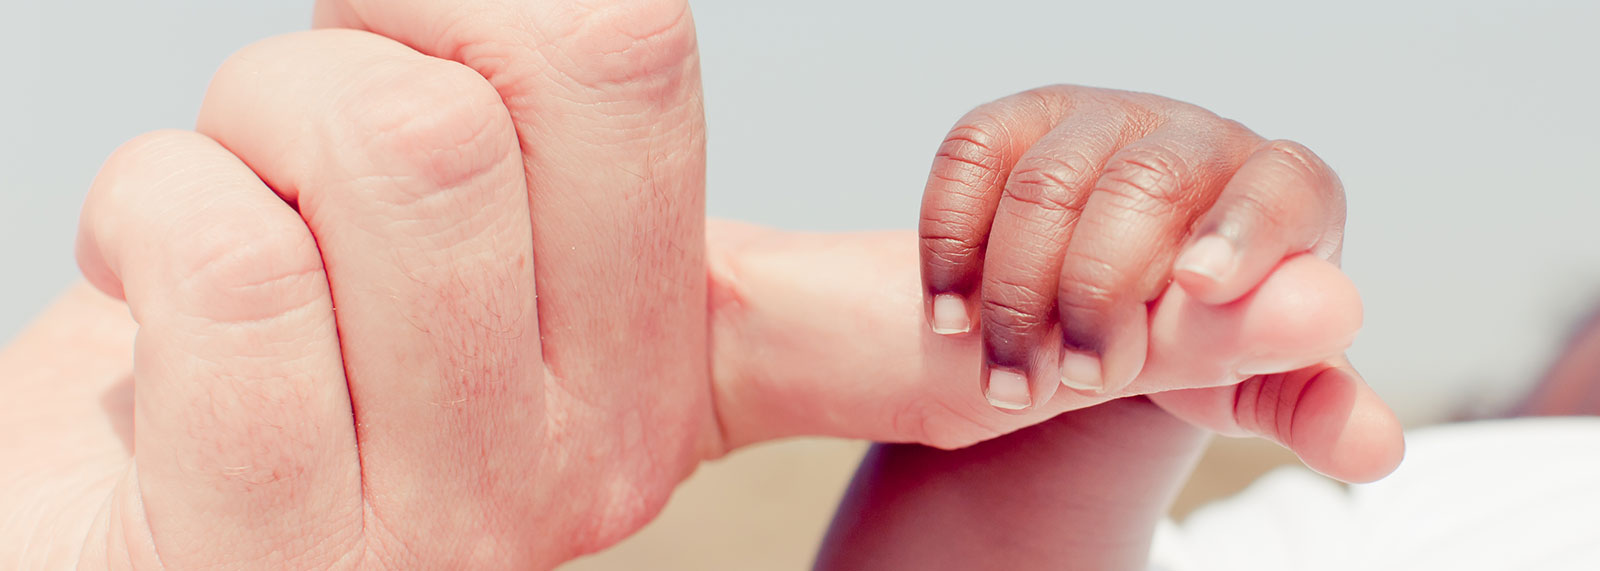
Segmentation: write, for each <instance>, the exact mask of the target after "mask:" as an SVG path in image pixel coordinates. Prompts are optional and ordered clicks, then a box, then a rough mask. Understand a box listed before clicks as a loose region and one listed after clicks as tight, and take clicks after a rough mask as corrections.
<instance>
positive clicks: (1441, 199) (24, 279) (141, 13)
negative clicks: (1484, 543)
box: [0, 0, 1600, 422]
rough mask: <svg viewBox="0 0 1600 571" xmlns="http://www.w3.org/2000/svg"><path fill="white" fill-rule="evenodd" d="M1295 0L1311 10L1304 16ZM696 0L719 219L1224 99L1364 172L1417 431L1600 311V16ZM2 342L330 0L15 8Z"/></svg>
mask: <svg viewBox="0 0 1600 571" xmlns="http://www.w3.org/2000/svg"><path fill="white" fill-rule="evenodd" d="M1290 4H1295V5H1293V6H1291V5H1290ZM1299 4H1300V3H1284V2H1183V1H1177V0H1169V1H1161V2H1147V3H1133V2H1127V3H1123V2H1110V1H1103V2H1093V3H1090V2H1047V1H1042V0H1041V1H1033V2H982V3H979V2H950V1H919V2H870V1H863V0H856V1H838V0H824V1H811V2H790V3H780V2H759V1H739V0H718V1H702V2H698V3H696V4H694V6H695V16H696V20H697V22H698V26H699V29H700V34H701V49H702V53H703V58H704V73H705V83H706V92H707V115H708V120H709V122H710V131H711V139H710V156H711V158H710V162H711V164H710V169H711V170H710V175H709V176H710V209H711V213H712V214H713V215H716V216H726V217H734V218H741V219H746V220H751V221H756V222H761V223H767V224H772V225H777V226H783V227H788V228H802V229H817V230H845V229H861V228H910V227H912V225H913V223H914V221H915V214H916V211H917V201H918V196H919V194H920V192H921V184H922V182H923V180H924V177H925V176H926V169H927V166H928V164H929V160H930V158H931V155H932V153H933V150H934V148H935V147H936V146H937V143H938V141H939V138H940V136H941V135H942V134H943V132H944V130H945V129H946V128H948V127H949V125H950V123H951V122H952V121H954V120H955V119H956V118H957V117H958V116H959V115H960V114H961V113H963V112H964V111H966V110H967V109H969V108H970V107H972V106H974V105H976V104H979V103H982V102H984V101H986V100H989V99H993V98H996V97H999V96H1002V95H1005V94H1007V93H1011V92H1015V91H1019V90H1022V89H1026V88H1029V87H1033V86H1037V85H1043V84H1048V83H1058V82H1070V83H1082V84H1089V85H1101V86H1109V87H1118V88H1125V89H1134V90H1143V91H1151V92H1155V93H1159V94H1162V95H1166V96H1169V97H1173V98H1177V99H1183V100H1187V101H1190V102H1193V103H1197V104H1200V105H1202V106H1205V107H1209V108H1211V109H1213V110H1215V111H1217V112H1219V113H1221V114H1223V115H1225V116H1228V117H1232V118H1235V119H1238V120H1240V121H1242V122H1244V123H1245V124H1246V125H1249V126H1251V127H1252V128H1254V129H1256V130H1257V131H1258V132H1260V133H1262V134H1264V135H1266V136H1269V137H1282V138H1292V139H1296V140H1299V141H1301V142H1304V143H1306V144H1307V145H1309V146H1310V147H1311V148H1313V149H1315V150H1317V151H1318V152H1319V153H1321V154H1322V155H1323V156H1324V157H1325V158H1326V159H1327V160H1328V162H1329V163H1331V164H1332V165H1333V166H1334V167H1335V168H1336V169H1337V170H1338V171H1339V172H1340V173H1341V174H1342V176H1343V178H1344V181H1345V184H1346V186H1347V189H1348V191H1349V195H1350V207H1351V219H1350V227H1349V229H1350V232H1349V239H1348V242H1347V244H1348V245H1347V248H1346V255H1345V260H1346V267H1347V269H1348V271H1349V273H1350V274H1351V276H1352V277H1353V278H1354V279H1355V281H1356V283H1357V284H1358V285H1360V286H1361V288H1362V292H1363V294H1364V296H1365V300H1366V303H1367V306H1366V307H1367V321H1366V323H1367V326H1366V329H1365V331H1364V332H1363V334H1362V337H1361V339H1360V340H1359V342H1358V344H1357V346H1356V348H1355V350H1354V351H1353V355H1352V356H1353V358H1354V359H1356V363H1357V364H1358V366H1359V367H1361V368H1362V370H1363V371H1364V372H1365V373H1366V374H1367V375H1368V377H1369V378H1370V379H1371V380H1372V381H1373V382H1374V383H1375V384H1376V385H1377V386H1378V388H1379V390H1380V392H1381V393H1383V394H1384V396H1385V397H1387V398H1388V399H1390V400H1391V401H1392V402H1393V403H1395V404H1396V405H1397V406H1398V407H1399V408H1400V409H1401V411H1402V414H1403V416H1405V417H1406V418H1407V420H1408V421H1411V422H1424V421H1429V420H1434V419H1438V418H1441V417H1443V416H1444V415H1447V414H1449V413H1451V412H1452V411H1454V410H1457V409H1459V408H1460V407H1465V406H1481V405H1482V403H1484V402H1488V401H1490V400H1492V399H1493V398H1495V397H1496V396H1497V395H1506V394H1511V393H1514V392H1515V391H1518V390H1521V389H1520V386H1521V383H1522V382H1523V381H1524V380H1526V379H1528V378H1530V377H1532V376H1533V375H1535V374H1536V373H1537V372H1538V370H1539V368H1540V367H1541V366H1542V364H1543V362H1544V360H1545V359H1546V358H1547V357H1548V355H1549V353H1550V351H1551V350H1552V349H1553V348H1554V347H1555V345H1556V344H1557V343H1558V341H1559V340H1560V339H1561V337H1562V335H1563V334H1564V333H1565V330H1566V328H1567V327H1568V326H1569V325H1570V324H1571V323H1572V322H1573V321H1574V320H1575V319H1576V318H1577V316H1578V314H1579V313H1580V312H1581V311H1583V310H1584V309H1585V308H1586V307H1587V306H1588V303H1589V302H1590V301H1592V298H1593V297H1595V294H1600V243H1597V241H1596V240H1595V236H1596V234H1595V232H1594V230H1593V229H1592V228H1593V226H1592V223H1593V217H1594V216H1595V214H1596V213H1597V212H1600V184H1597V183H1596V175H1595V172H1596V166H1597V165H1600V136H1597V134H1596V133H1597V132H1600V107H1597V105H1600V73H1597V72H1596V71H1595V70H1596V68H1597V67H1600V62H1597V60H1600V57H1597V56H1600V35H1596V34H1594V33H1593V30H1594V28H1595V26H1596V24H1597V23H1600V3H1593V2H1567V3H1554V2H1550V3H1528V2H1518V3H1511V2H1484V1H1471V2H1432V3H1398V2H1366V1H1364V2H1348V1H1347V2H1325V3H1322V4H1321V5H1320V6H1316V7H1307V6H1302V5H1299ZM0 12H3V13H4V15H3V17H0V54H3V55H0V58H4V59H3V61H4V62H5V64H6V65H5V67H4V69H3V71H0V145H3V146H0V262H3V263H0V338H9V337H10V336H12V335H14V334H15V333H16V332H17V331H19V330H20V329H21V328H22V326H23V325H24V324H25V323H26V321H27V319H28V318H29V316H31V315H32V314H34V313H35V312H37V311H38V310H40V309H41V308H43V307H44V306H45V305H46V304H47V303H48V301H49V300H50V298H51V297H52V296H53V295H54V294H55V293H56V292H58V291H60V290H61V288H63V287H64V286H65V285H66V284H68V283H70V282H71V281H72V280H74V279H76V274H77V272H76V269H75V267H74V265H73V262H72V237H73V232H74V225H75V220H76V216H77V209H78V206H79V203H80V201H81V200H82V197H83V193H84V191H85V189H86V188H87V187H88V184H89V181H90V180H91V178H92V177H93V175H94V173H95V170H96V169H97V167H98V165H99V163H100V161H101V160H102V159H103V158H104V157H105V156H106V155H107V154H108V153H109V152H110V151H111V150H112V149H113V148H115V147H116V146H117V145H118V144H119V143H120V142H122V141H124V140H126V139H128V138H130V137H132V136H134V135H136V134H138V133H140V132H143V131H146V130H150V129H156V128H165V127H179V128H182V127H187V126H189V125H190V124H191V122H192V120H193V116H194V113H195V110H196V109H197V107H198V104H199V101H200V98H201V96H202V93H203V91H204V89H205V85H206V82H207V80H208V78H209V77H210V75H211V72H212V71H213V70H214V69H215V68H216V66H217V65H218V64H219V63H221V61H222V60H223V59H224V58H225V57H227V55H228V54H229V53H230V52H232V51H233V50H235V49H237V48H239V47H242V46H244V45H245V44H247V43H250V42H251V41H254V40H256V39H259V38H263V37H266V36H268V35H272V34H278V33H283V32H289V31H293V30H298V29H302V28H304V27H306V22H307V21H308V19H309V13H310V2H309V1H305V0H300V1H291V2H282V1H276V0H274V1H267V0H258V1H251V2H226V3H224V2H215V1H209V0H146V1H142V2H119V1H113V0H81V1H76V2H44V1H42V0H25V1H24V2H22V3H21V4H20V5H19V4H18V3H16V2H8V3H7V4H6V5H5V7H4V8H0Z"/></svg>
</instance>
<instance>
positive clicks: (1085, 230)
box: [1056, 111, 1259, 393]
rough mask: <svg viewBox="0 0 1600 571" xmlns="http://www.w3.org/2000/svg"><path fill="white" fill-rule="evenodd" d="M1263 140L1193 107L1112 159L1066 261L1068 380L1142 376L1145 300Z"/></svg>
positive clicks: (1097, 386) (1063, 301) (1123, 382)
mask: <svg viewBox="0 0 1600 571" xmlns="http://www.w3.org/2000/svg"><path fill="white" fill-rule="evenodd" d="M1258 140H1259V138H1258V137H1256V136H1255V135H1254V134H1253V133H1250V132H1249V131H1248V130H1246V129H1244V128H1243V127H1242V126H1239V125H1238V124H1236V123H1232V122H1226V121H1222V120H1220V119H1217V118H1216V117H1215V116H1212V115H1210V114H1209V113H1205V112H1201V111H1190V112H1186V113H1179V114H1175V115H1174V116H1173V117H1171V118H1169V119H1168V121H1167V123H1166V124H1164V125H1163V126H1162V127H1161V128H1159V129H1157V130H1156V131H1155V132H1153V133H1151V134H1150V135H1149V136H1147V137H1145V138H1143V139H1140V140H1138V141H1135V142H1133V143H1131V144H1129V145H1128V146H1126V147H1124V148H1123V149H1122V150H1120V151H1118V152H1117V154H1116V155H1115V156H1113V157H1112V158H1111V159H1110V160H1109V161H1108V162H1107V163H1106V166H1105V169H1104V170H1103V171H1102V172H1101V174H1100V178H1099V180H1097V181H1096V182H1095V185H1094V190H1093V192H1092V193H1091V195H1090V196H1089V198H1088V200H1087V202H1085V204H1084V206H1083V214H1082V216H1081V221H1080V222H1079V223H1078V225H1077V228H1076V229H1075V231H1074V232H1073V236H1072V242H1071V243H1070V244H1068V245H1067V250H1066V253H1065V254H1064V256H1063V258H1062V261H1061V268H1060V272H1061V274H1060V283H1059V286H1058V291H1057V297H1056V303H1057V308H1058V314H1059V317H1058V319H1059V322H1060V324H1061V335H1062V349H1061V353H1060V368H1061V381H1062V383H1064V384H1066V385H1067V386H1068V387H1071V388H1073V389H1076V390H1081V391H1086V392H1091V393H1096V392H1106V393H1110V392H1116V391H1118V390H1120V389H1121V388H1122V387H1124V386H1127V384H1128V383H1130V382H1132V381H1133V379H1134V378H1135V377H1137V376H1138V375H1139V370H1140V369H1141V368H1142V367H1143V366H1144V361H1145V353H1146V351H1147V345H1146V339H1147V336H1148V333H1149V332H1148V330H1147V323H1148V319H1149V314H1148V311H1147V308H1146V307H1145V304H1147V303H1148V302H1150V301H1151V300H1154V299H1155V298H1156V296H1157V295H1159V294H1160V293H1161V292H1162V291H1163V290H1164V289H1165V287H1166V278H1167V275H1168V273H1169V268H1170V267H1171V262H1172V257H1173V255H1174V254H1175V253H1176V252H1175V250H1176V248H1177V245H1178V244H1180V243H1181V242H1182V239H1183V237H1184V236H1185V235H1186V234H1187V233H1188V232H1189V229H1190V228H1191V225H1192V223H1193V222H1194V220H1195V218H1196V217H1198V216H1199V215H1200V213H1201V212H1203V211H1204V210H1205V209H1206V208H1207V207H1209V206H1211V202H1212V201H1213V200H1214V199H1215V197H1216V196H1217V193H1218V191H1220V190H1221V188H1222V186H1223V184H1224V183H1225V182H1226V181H1227V179H1228V177H1229V175H1230V174H1232V172H1233V171H1234V169H1236V168H1237V167H1238V165H1239V163H1240V162H1242V161H1243V160H1244V159H1245V157H1246V156H1248V154H1249V153H1250V151H1251V150H1252V149H1254V148H1255V146H1256V143H1257V141H1258Z"/></svg>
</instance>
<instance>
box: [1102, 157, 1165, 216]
mask: <svg viewBox="0 0 1600 571" xmlns="http://www.w3.org/2000/svg"><path fill="white" fill-rule="evenodd" d="M1184 168H1185V166H1184V162H1183V160H1182V159H1181V158H1179V157H1178V156H1177V155H1175V154H1173V153H1172V152H1171V151H1167V150H1163V149H1138V150H1124V151H1123V152H1122V153H1121V154H1119V155H1118V156H1117V157H1116V158H1114V159H1112V161H1111V163H1110V164H1108V165H1106V170H1105V174H1104V175H1101V177H1100V181H1099V184H1098V188H1096V190H1097V191H1100V192H1106V193H1110V194H1112V195H1114V196H1117V197H1119V198H1122V199H1124V200H1127V201H1129V203H1130V204H1152V203H1153V204H1160V205H1170V204H1175V203H1177V202H1179V201H1181V200H1182V198H1183V191H1184V188H1183V175H1182V172H1183V169H1184Z"/></svg>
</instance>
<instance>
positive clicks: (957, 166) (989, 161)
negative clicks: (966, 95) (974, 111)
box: [929, 116, 1006, 198]
mask: <svg viewBox="0 0 1600 571" xmlns="http://www.w3.org/2000/svg"><path fill="white" fill-rule="evenodd" d="M1002 132H1003V130H1002V127H1001V126H1000V125H999V124H998V123H996V122H995V121H994V120H993V119H991V118H988V117H986V116H980V117H977V118H974V119H964V120H963V121H962V124H960V125H957V126H956V127H955V128H953V129H951V130H950V133H949V134H947V135H945V138H944V141H943V142H941V143H940V144H939V151H938V153H936V154H935V155H934V158H933V169H932V171H931V173H930V174H929V177H930V178H932V179H933V180H934V181H943V182H946V183H949V185H948V186H949V188H947V189H946V191H947V192H961V191H965V192H966V193H968V196H970V197H972V198H980V197H979V196H977V195H978V193H981V192H983V189H985V188H990V187H996V186H999V185H1000V182H1001V181H1002V177H1003V176H1004V173H1003V171H1004V170H1005V166H1006V165H1005V149H1004V145H1005V143H1004V136H1003V135H1002Z"/></svg>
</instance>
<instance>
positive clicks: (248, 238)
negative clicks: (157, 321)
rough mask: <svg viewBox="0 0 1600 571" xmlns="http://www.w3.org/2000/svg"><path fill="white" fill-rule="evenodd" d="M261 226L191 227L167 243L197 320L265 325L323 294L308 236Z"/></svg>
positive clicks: (223, 220)
mask: <svg viewBox="0 0 1600 571" xmlns="http://www.w3.org/2000/svg"><path fill="white" fill-rule="evenodd" d="M264 218H266V219H268V220H264V219H262V218H251V217H249V216H248V213H240V214H239V215H234V216H227V215H223V216H218V217H216V218H213V219H211V220H204V221H201V220H196V221H191V222H192V223H190V224H184V225H183V229H182V230H179V231H177V232H176V234H177V235H176V236H173V238H172V239H170V240H169V241H168V244H169V252H170V255H171V256H172V258H171V260H172V267H171V270H172V271H173V272H174V275H177V276H180V278H179V282H178V283H179V286H178V287H179V288H180V292H181V294H182V298H183V299H187V300H189V303H190V305H191V306H192V308H193V311H195V312H196V313H198V314H199V315H197V317H202V318H204V319H206V320H208V321H210V322H213V323H217V324H222V325H238V324H243V323H250V322H260V321H268V320H272V319H275V318H278V317H281V316H284V315H287V314H290V313H293V312H294V311H296V310H299V309H301V308H304V307H306V306H308V305H310V304H311V303H313V302H314V301H316V300H317V299H319V297H320V296H321V295H324V294H325V293H326V291H327V290H326V286H325V285H324V284H323V281H322V276H323V265H322V258H321V256H320V255H319V254H318V253H317V247H316V243H315V242H314V241H313V239H312V238H311V234H310V232H309V231H308V230H306V228H305V227H304V226H302V225H298V224H293V225H292V227H291V225H290V224H288V223H285V224H278V223H275V222H273V221H269V220H270V219H274V218H277V217H272V216H269V217H264Z"/></svg>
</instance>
